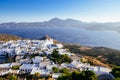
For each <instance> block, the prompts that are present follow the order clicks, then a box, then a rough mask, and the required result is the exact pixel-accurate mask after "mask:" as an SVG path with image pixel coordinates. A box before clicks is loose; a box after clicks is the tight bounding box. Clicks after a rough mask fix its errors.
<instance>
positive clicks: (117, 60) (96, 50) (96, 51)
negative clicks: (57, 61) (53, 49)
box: [64, 44, 120, 67]
mask: <svg viewBox="0 0 120 80" xmlns="http://www.w3.org/2000/svg"><path fill="white" fill-rule="evenodd" d="M64 47H65V48H68V49H69V50H70V51H71V52H72V53H75V54H80V55H83V56H87V57H86V59H87V60H88V61H89V62H90V63H92V64H94V65H98V64H101V63H103V64H101V65H103V66H105V64H107V65H108V66H110V67H111V66H113V65H117V66H119V65H120V51H119V50H114V49H110V48H105V47H87V46H81V45H71V44H64ZM99 61H100V62H99ZM98 62H99V63H98Z"/></svg>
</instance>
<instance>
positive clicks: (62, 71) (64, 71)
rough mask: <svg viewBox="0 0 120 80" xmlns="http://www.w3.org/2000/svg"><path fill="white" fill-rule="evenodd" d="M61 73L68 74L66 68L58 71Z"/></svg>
mask: <svg viewBox="0 0 120 80" xmlns="http://www.w3.org/2000/svg"><path fill="white" fill-rule="evenodd" d="M60 72H61V73H70V72H69V70H68V69H67V68H62V69H61V70H60Z"/></svg>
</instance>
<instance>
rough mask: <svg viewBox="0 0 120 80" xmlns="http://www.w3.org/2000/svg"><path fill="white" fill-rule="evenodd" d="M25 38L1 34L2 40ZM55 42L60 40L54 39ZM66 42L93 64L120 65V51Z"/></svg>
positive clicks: (73, 51) (68, 46)
mask: <svg viewBox="0 0 120 80" xmlns="http://www.w3.org/2000/svg"><path fill="white" fill-rule="evenodd" d="M50 38H51V37H49V36H48V35H46V36H44V37H42V38H40V40H45V39H50ZM18 39H23V38H21V37H18V36H14V35H9V34H0V41H9V40H18ZM54 41H55V42H59V41H57V40H54ZM63 44H64V47H65V48H67V49H69V50H70V52H72V53H75V54H78V55H82V56H84V58H85V59H86V60H87V62H89V63H90V64H92V65H97V66H105V67H112V66H115V65H120V62H119V61H120V51H119V50H114V49H110V48H105V47H88V46H82V45H73V44H65V43H63Z"/></svg>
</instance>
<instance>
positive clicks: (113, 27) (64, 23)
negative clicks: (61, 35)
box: [0, 18, 120, 32]
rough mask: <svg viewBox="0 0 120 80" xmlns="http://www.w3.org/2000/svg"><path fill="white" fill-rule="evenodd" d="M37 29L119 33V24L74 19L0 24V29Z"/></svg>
mask: <svg viewBox="0 0 120 80" xmlns="http://www.w3.org/2000/svg"><path fill="white" fill-rule="evenodd" d="M39 27H51V28H54V27H79V28H84V29H88V30H110V31H118V32H120V22H115V23H112V22H109V23H96V22H92V23H86V22H82V21H78V20H74V19H66V20H63V19H59V18H53V19H51V20H49V21H44V22H21V23H15V22H10V23H1V24H0V28H7V29H11V28H39Z"/></svg>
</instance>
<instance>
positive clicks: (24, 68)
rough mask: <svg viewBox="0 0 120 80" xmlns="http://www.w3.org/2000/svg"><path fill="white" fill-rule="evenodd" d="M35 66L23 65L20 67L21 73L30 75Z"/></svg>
mask: <svg viewBox="0 0 120 80" xmlns="http://www.w3.org/2000/svg"><path fill="white" fill-rule="evenodd" d="M34 66H35V64H23V65H22V66H20V69H19V70H20V73H30V72H31V71H32V69H33V68H34Z"/></svg>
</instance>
